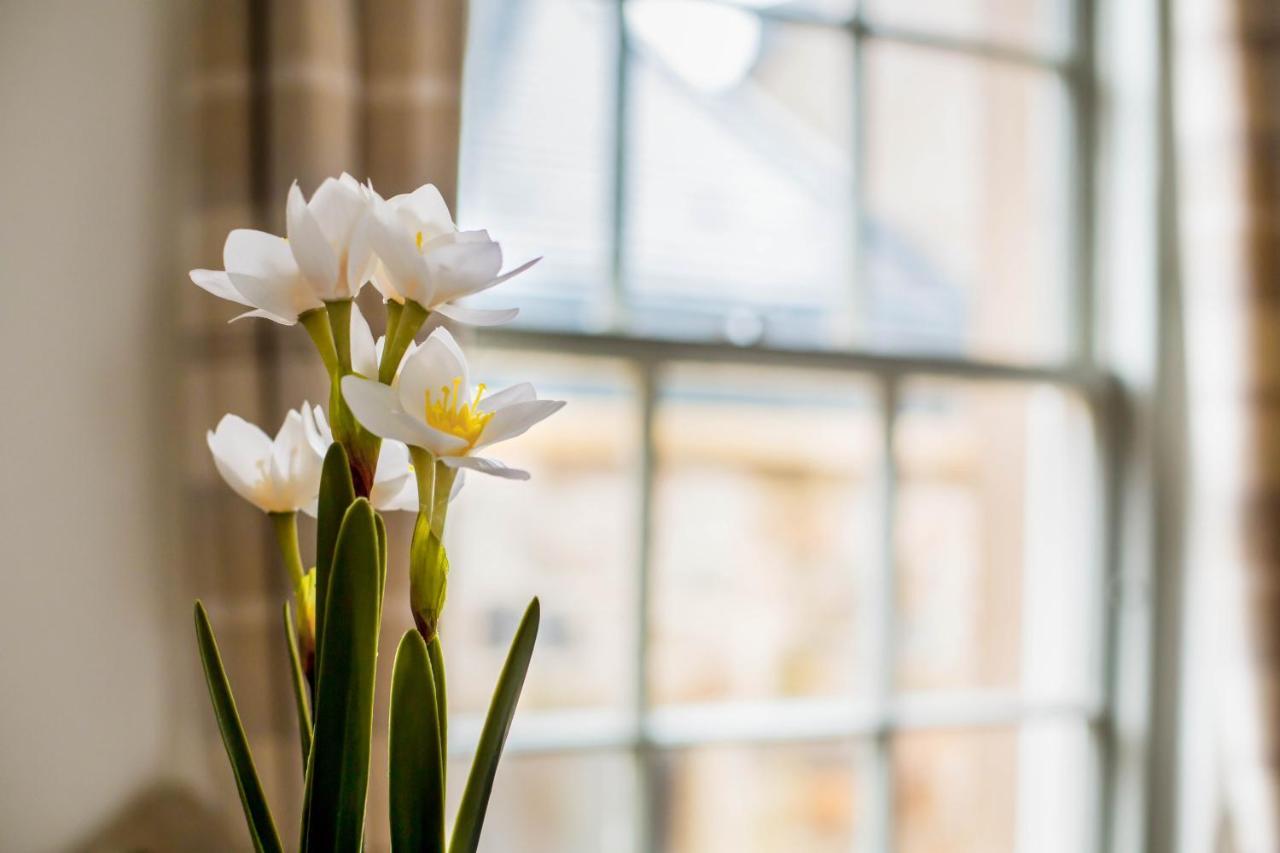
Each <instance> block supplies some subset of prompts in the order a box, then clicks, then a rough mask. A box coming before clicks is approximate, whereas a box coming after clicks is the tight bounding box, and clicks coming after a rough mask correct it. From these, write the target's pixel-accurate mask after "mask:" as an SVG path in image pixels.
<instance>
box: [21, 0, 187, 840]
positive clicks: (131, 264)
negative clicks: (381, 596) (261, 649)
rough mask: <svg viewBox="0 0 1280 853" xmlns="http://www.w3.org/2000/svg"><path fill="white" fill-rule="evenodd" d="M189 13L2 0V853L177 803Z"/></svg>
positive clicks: (159, 6) (119, 4)
mask: <svg viewBox="0 0 1280 853" xmlns="http://www.w3.org/2000/svg"><path fill="white" fill-rule="evenodd" d="M185 6H186V4H185V3H171V2H164V3H162V2H141V0H132V2H130V1H129V0H110V2H94V3H83V2H75V0H57V1H56V2H47V0H6V2H3V3H0V115H2V116H4V119H3V121H0V176H2V177H0V187H3V189H2V190H0V199H2V202H0V281H2V282H3V285H2V286H3V293H4V297H3V301H2V302H0V347H2V348H3V349H2V350H0V355H2V358H0V365H2V367H0V370H3V376H4V383H3V393H4V398H3V403H2V404H0V412H3V417H0V466H2V469H3V471H4V480H3V486H4V487H3V489H2V490H0V542H2V543H3V544H2V546H0V547H2V548H3V551H2V552H0V553H2V554H3V560H2V562H0V827H3V836H4V843H3V846H4V848H5V849H6V850H13V851H28V850H61V849H71V848H81V847H83V848H85V849H102V848H103V847H105V846H114V843H113V842H109V841H104V840H103V839H104V838H107V837H108V836H112V833H115V835H114V836H112V837H116V838H124V837H125V836H123V835H120V834H119V832H120V829H119V827H120V825H122V816H124V818H125V819H123V823H130V821H129V820H128V819H127V814H128V813H129V812H130V810H137V811H142V812H145V813H146V814H147V815H148V818H147V820H163V819H164V817H163V815H165V814H169V813H170V812H172V811H173V810H168V811H166V807H165V805H164V803H166V802H169V801H172V800H174V799H175V797H174V796H170V795H169V794H166V793H164V791H163V790H159V789H157V787H156V780H158V779H164V778H171V777H172V775H173V774H174V773H175V772H176V770H177V756H178V755H180V754H182V752H181V750H179V749H178V747H179V746H180V742H179V741H178V740H177V735H178V733H179V732H180V731H181V729H179V728H178V726H176V725H175V723H176V717H177V716H178V713H179V709H180V708H182V707H184V706H182V705H179V704H178V703H176V702H175V699H176V697H178V696H182V697H184V702H186V701H187V700H186V699H185V697H187V696H190V695H191V686H192V684H193V682H191V681H189V680H188V681H184V680H182V679H189V678H190V674H189V673H190V667H191V665H192V664H194V663H195V657H194V654H193V653H191V650H190V627H189V618H190V614H189V611H187V610H186V609H185V608H177V607H170V606H167V605H165V604H164V602H166V601H167V600H168V599H172V598H175V597H176V595H177V590H178V589H179V587H178V586H176V584H177V583H178V581H177V580H176V577H177V576H176V575H175V573H174V570H175V569H176V568H177V567H176V566H175V565H173V561H171V560H169V559H168V556H169V554H171V553H172V548H171V545H170V539H169V536H168V534H166V533H165V531H166V529H168V528H167V525H168V522H169V521H171V520H172V515H171V512H170V510H169V509H168V508H169V507H173V506H175V505H176V503H177V502H176V501H175V500H173V497H174V491H173V488H174V485H173V483H172V482H171V479H170V477H169V476H168V473H167V472H168V469H169V465H168V459H169V458H170V447H171V444H172V442H171V432H172V430H171V429H170V423H171V422H172V419H173V418H174V416H175V415H176V413H175V412H173V411H172V410H171V409H169V410H166V398H168V399H172V397H173V396H176V395H171V394H169V395H167V394H166V393H165V389H166V387H171V385H170V384H169V383H168V381H167V380H168V377H167V373H166V372H167V371H169V370H171V367H170V366H169V365H171V363H172V362H171V360H169V359H167V358H166V350H167V349H169V348H170V347H171V346H172V341H171V340H170V337H171V336H169V335H167V334H164V333H161V334H156V333H155V331H154V330H155V329H156V328H161V329H164V328H168V326H166V325H160V326H157V325H155V323H156V321H157V320H158V319H163V312H164V311H165V308H166V305H167V303H168V302H169V301H170V298H169V297H167V296H166V295H165V294H166V293H168V292H171V291H172V289H173V288H177V287H180V286H181V285H182V271H181V270H179V269H175V268H174V262H173V260H172V259H173V258H175V257H176V247H175V243H176V236H177V235H176V231H177V228H176V226H175V224H174V223H175V221H176V218H175V217H174V216H173V215H172V214H173V212H174V210H175V209H177V205H178V204H179V203H180V201H181V199H182V193H181V182H180V181H178V180H175V178H177V177H179V176H180V174H181V173H180V171H179V166H180V165H181V157H180V143H181V140H182V132H181V127H182V122H181V121H178V120H175V118H176V117H177V116H178V115H179V114H178V113H177V112H176V111H175V109H174V108H175V106H176V105H177V101H176V98H175V97H174V96H175V95H176V94H177V84H176V83H175V81H177V80H180V79H181V75H180V74H179V73H178V72H179V70H180V69H179V66H178V62H179V57H180V48H181V45H182V43H183V39H182V38H180V36H181V35H182V32H183V29H182V27H183V15H184V14H185V11H184V7H185ZM198 689H202V688H198ZM176 799H177V800H181V799H182V798H181V796H178V797H176ZM142 802H145V803H147V805H146V807H145V808H144V807H142V806H140V805H139V804H140V803H142ZM181 810H182V809H181V808H178V809H177V811H178V812H181ZM162 835H163V833H160V834H156V833H155V832H154V831H153V832H152V835H151V836H148V837H154V838H160V837H162ZM130 837H131V838H135V839H141V838H142V836H130ZM165 837H170V838H171V837H172V836H171V835H170V836H165ZM95 839H96V840H95ZM129 843H130V844H132V843H133V842H132V841H130V842H129ZM138 843H139V844H142V845H143V846H147V847H150V846H151V845H152V842H147V841H142V840H139V841H138Z"/></svg>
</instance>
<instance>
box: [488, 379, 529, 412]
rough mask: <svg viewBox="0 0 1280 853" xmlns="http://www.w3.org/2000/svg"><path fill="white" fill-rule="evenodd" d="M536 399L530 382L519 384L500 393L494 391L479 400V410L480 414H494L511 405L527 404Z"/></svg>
mask: <svg viewBox="0 0 1280 853" xmlns="http://www.w3.org/2000/svg"><path fill="white" fill-rule="evenodd" d="M536 399H538V392H537V391H535V390H534V388H533V383H532V382H520V383H518V384H516V385H512V386H510V387H508V388H503V389H502V390H501V391H495V392H494V393H492V394H490V395H488V396H487V397H482V398H481V400H480V406H479V409H480V411H482V412H496V411H498V409H501V408H503V407H505V406H510V405H511V404H512V403H527V402H528V401H529V400H536Z"/></svg>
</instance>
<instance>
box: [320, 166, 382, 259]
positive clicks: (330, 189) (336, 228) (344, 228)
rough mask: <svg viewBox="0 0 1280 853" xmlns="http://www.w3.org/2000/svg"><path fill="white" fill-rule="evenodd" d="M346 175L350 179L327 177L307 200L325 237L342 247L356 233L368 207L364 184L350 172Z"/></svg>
mask: <svg viewBox="0 0 1280 853" xmlns="http://www.w3.org/2000/svg"><path fill="white" fill-rule="evenodd" d="M344 178H346V179H349V180H338V179H335V178H325V179H324V181H323V182H322V183H321V184H320V187H319V189H317V190H316V191H315V194H314V195H313V196H311V201H310V202H308V203H307V208H308V209H309V210H310V211H311V215H312V216H313V217H315V221H316V224H317V225H319V226H320V232H321V233H322V234H324V236H325V240H327V241H328V243H329V245H330V246H335V247H339V248H340V247H342V246H345V245H346V244H347V243H348V242H350V240H351V235H352V232H354V231H355V228H356V225H357V224H358V223H359V222H360V220H361V219H362V218H363V217H364V214H365V211H366V210H368V204H367V203H366V202H365V197H364V194H363V193H362V192H361V191H360V184H359V183H357V182H356V179H355V178H352V177H351V176H350V175H344Z"/></svg>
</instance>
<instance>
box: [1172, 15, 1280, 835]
mask: <svg viewBox="0 0 1280 853" xmlns="http://www.w3.org/2000/svg"><path fill="white" fill-rule="evenodd" d="M1173 7H1174V9H1175V10H1176V18H1175V36H1176V39H1175V51H1176V54H1175V55H1176V59H1177V63H1176V65H1175V92H1176V94H1177V97H1176V101H1175V114H1176V116H1177V122H1176V143H1177V150H1178V159H1179V169H1178V181H1179V193H1178V195H1179V202H1180V211H1181V228H1180V232H1179V250H1180V260H1181V264H1182V268H1183V281H1184V292H1185V295H1186V305H1187V321H1186V322H1187V328H1186V332H1187V337H1186V339H1187V346H1188V356H1189V358H1188V378H1189V387H1188V391H1189V397H1188V400H1189V403H1190V406H1189V411H1190V413H1191V418H1192V422H1191V429H1192V459H1191V476H1192V483H1193V494H1194V496H1195V497H1194V506H1193V507H1192V516H1191V523H1192V533H1193V538H1194V540H1195V541H1197V542H1198V543H1199V544H1198V546H1197V547H1194V548H1193V550H1192V553H1191V563H1190V565H1189V571H1190V575H1189V577H1190V578H1191V581H1192V586H1191V593H1192V594H1191V596H1190V602H1191V603H1190V605H1189V607H1190V608H1191V622H1190V625H1191V628H1192V630H1193V631H1194V633H1193V634H1191V635H1190V642H1189V643H1188V644H1187V648H1188V649H1189V650H1190V653H1191V660H1192V662H1193V664H1194V663H1196V662H1197V661H1198V662H1199V665H1200V670H1201V672H1200V673H1198V674H1197V673H1196V672H1195V671H1192V673H1191V675H1192V678H1193V687H1194V688H1195V689H1193V690H1191V691H1189V693H1188V705H1189V709H1190V712H1191V713H1193V714H1195V713H1196V706H1197V704H1203V705H1204V706H1205V707H1206V708H1208V709H1209V710H1206V711H1205V712H1204V713H1203V715H1201V716H1197V717H1195V718H1194V720H1193V722H1194V723H1195V725H1192V726H1191V727H1190V730H1189V733H1188V736H1187V741H1188V743H1189V744H1190V747H1191V750H1192V753H1191V754H1192V756H1193V757H1194V756H1195V755H1196V741H1197V739H1199V738H1204V739H1205V740H1206V741H1212V744H1213V746H1212V747H1211V748H1205V750H1204V752H1205V753H1206V754H1207V755H1209V756H1210V757H1209V758H1207V759H1206V760H1203V761H1200V762H1199V763H1195V762H1193V763H1192V764H1191V766H1190V767H1189V771H1190V778H1189V783H1188V784H1190V785H1191V786H1192V790H1193V791H1197V792H1198V794H1199V796H1202V797H1206V798H1211V797H1215V796H1216V797H1217V799H1218V802H1217V804H1216V807H1215V815H1214V816H1213V817H1212V818H1209V817H1206V819H1205V820H1203V821H1202V823H1201V830H1202V831H1201V834H1200V837H1199V838H1193V839H1191V840H1192V841H1196V842H1202V846H1208V845H1209V844H1213V845H1215V846H1216V847H1217V849H1219V850H1224V851H1225V850H1233V851H1241V853H1255V851H1256V853H1273V851H1275V850H1277V849H1280V825H1278V823H1277V815H1278V814H1280V230H1278V226H1280V4H1277V3H1275V2H1274V0H1175V2H1174V4H1173ZM1204 774H1212V775H1213V776H1214V777H1215V782H1214V783H1213V786H1212V789H1213V790H1212V791H1211V790H1209V789H1208V787H1207V786H1204V785H1202V784H1201V783H1202V782H1203V778H1202V776H1203V775H1204ZM1194 806H1198V802H1197V801H1194V800H1193V801H1192V802H1191V803H1189V804H1188V807H1194ZM1193 849H1194V848H1193Z"/></svg>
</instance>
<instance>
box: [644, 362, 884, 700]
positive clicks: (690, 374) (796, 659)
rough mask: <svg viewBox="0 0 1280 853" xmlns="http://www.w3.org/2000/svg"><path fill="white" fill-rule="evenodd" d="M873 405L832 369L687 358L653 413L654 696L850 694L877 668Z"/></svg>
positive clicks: (665, 387)
mask: <svg viewBox="0 0 1280 853" xmlns="http://www.w3.org/2000/svg"><path fill="white" fill-rule="evenodd" d="M877 423H878V416H877V413H876V411H875V408H874V407H873V405H872V404H871V402H870V396H869V395H868V394H866V393H865V392H864V389H863V387H862V386H861V385H859V384H856V383H853V382H849V381H843V380H842V381H836V380H834V379H833V378H831V377H828V376H823V375H816V376H815V375H797V374H792V373H788V372H781V371H767V370H712V369H705V368H704V369H701V370H694V369H692V368H689V369H682V370H679V371H677V372H675V373H673V374H672V375H671V377H670V378H669V380H668V381H666V382H665V383H664V384H663V386H662V389H661V396H660V400H659V404H658V411H657V415H656V422H655V441H656V453H657V470H656V474H655V478H656V482H655V493H654V510H653V516H654V517H653V536H654V545H653V608H652V609H653V616H652V623H651V626H650V629H651V631H652V634H651V667H652V668H651V671H650V676H651V679H652V692H653V697H654V699H655V700H656V701H658V702H701V701H709V700H718V699H727V698H732V699H743V700H758V699H768V698H775V697H786V696H837V695H844V696H849V695H851V694H852V693H853V691H854V689H855V680H856V679H857V678H858V677H860V676H865V675H866V674H867V672H868V667H867V665H866V662H864V661H863V660H862V658H863V656H864V655H866V654H867V650H866V649H865V647H864V645H863V644H862V643H860V642H859V640H860V637H859V636H858V633H859V632H858V630H857V629H858V627H859V624H858V623H859V615H860V613H861V612H862V609H863V608H865V606H866V602H865V601H864V600H863V595H862V589H863V587H862V585H861V584H860V583H859V576H860V574H861V573H863V572H866V571H869V570H871V569H873V568H874V566H875V545H874V543H875V542H877V536H876V535H875V532H874V531H875V507H876V495H877V492H876V489H875V483H876V482H877V477H878V472H879V467H880V464H879V455H878V452H877V451H878V446H879V445H878V442H877V440H876V435H877V433H876V430H877Z"/></svg>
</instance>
